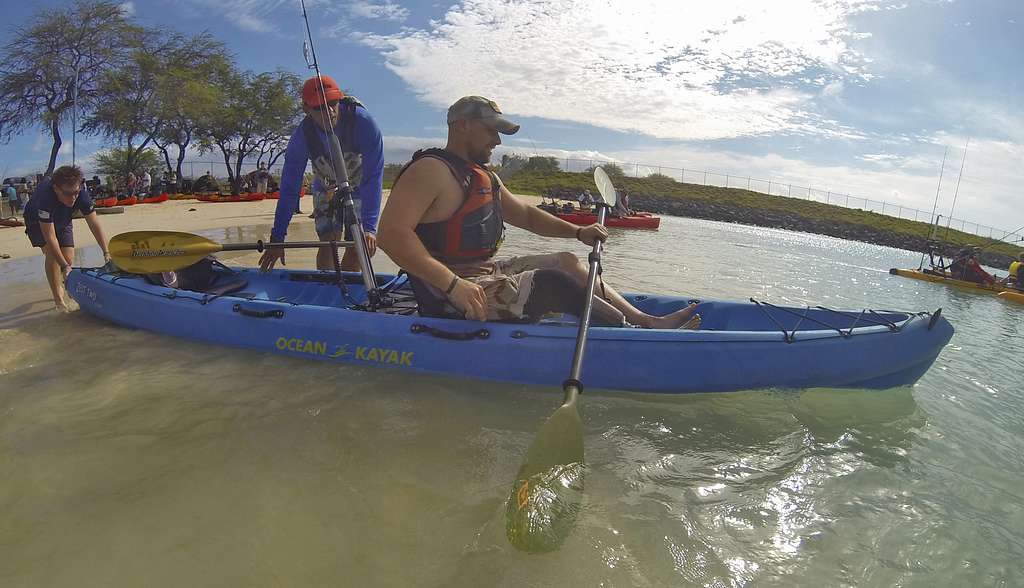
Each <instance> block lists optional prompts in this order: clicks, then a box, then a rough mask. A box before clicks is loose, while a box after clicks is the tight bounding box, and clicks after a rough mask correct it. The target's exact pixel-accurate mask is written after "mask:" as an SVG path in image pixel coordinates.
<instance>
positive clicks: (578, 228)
mask: <svg viewBox="0 0 1024 588" xmlns="http://www.w3.org/2000/svg"><path fill="white" fill-rule="evenodd" d="M582 230H583V227H576V240H577V241H579V240H580V231H582Z"/></svg>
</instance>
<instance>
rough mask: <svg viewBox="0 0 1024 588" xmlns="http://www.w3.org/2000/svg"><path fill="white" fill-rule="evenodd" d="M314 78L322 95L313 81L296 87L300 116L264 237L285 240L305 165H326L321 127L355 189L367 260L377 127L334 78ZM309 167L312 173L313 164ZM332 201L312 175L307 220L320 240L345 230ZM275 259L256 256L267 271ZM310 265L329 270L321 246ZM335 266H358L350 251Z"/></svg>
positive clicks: (380, 152)
mask: <svg viewBox="0 0 1024 588" xmlns="http://www.w3.org/2000/svg"><path fill="white" fill-rule="evenodd" d="M320 79H321V80H323V86H324V87H323V90H324V91H323V92H321V89H320V84H319V82H318V80H317V78H316V77H313V78H310V79H308V80H306V82H305V84H303V86H302V110H303V111H304V112H305V113H306V118H305V119H303V121H302V123H301V124H300V125H299V126H298V128H296V129H295V132H294V133H292V138H291V140H290V141H289V142H288V149H287V151H285V154H284V169H283V170H282V171H281V188H280V191H281V195H280V197H279V198H278V200H277V210H276V212H275V214H274V228H273V229H272V230H271V231H270V239H271V241H274V242H281V241H284V240H285V236H286V235H287V233H288V223H289V222H291V219H292V213H293V212H294V211H295V210H296V207H297V206H298V200H299V188H300V187H301V185H302V179H303V176H304V174H305V173H306V164H307V163H308V162H309V161H310V159H318V158H321V157H325V158H328V159H327V160H328V161H329V155H327V154H329V153H330V151H329V146H328V143H327V129H331V130H332V131H333V132H334V133H335V134H336V135H337V136H338V141H339V142H340V143H341V150H342V153H343V155H344V157H345V164H346V167H347V169H348V174H349V182H350V183H351V184H352V185H353V186H355V189H354V192H353V194H352V198H353V200H355V206H356V207H357V208H358V209H359V210H360V212H359V217H360V221H361V224H362V227H363V231H364V232H365V234H366V252H367V254H369V255H370V256H372V255H373V254H374V253H375V252H376V251H377V236H376V234H377V217H378V216H380V200H381V187H382V184H383V179H384V143H383V141H382V140H381V134H380V129H379V128H377V123H376V122H374V120H373V118H372V117H371V116H370V114H369V113H368V112H367V111H366V109H365V108H363V105H362V104H360V103H359V101H358V100H356V99H355V98H353V97H351V96H345V94H344V93H342V91H341V88H339V87H338V84H337V82H335V81H334V79H332V78H331V77H330V76H321V77H320ZM325 99H326V103H325ZM313 169H314V172H316V166H314V168H313ZM333 198H334V188H328V187H327V185H326V183H325V182H324V179H323V178H322V177H320V175H319V174H318V173H317V175H316V177H315V179H314V180H313V218H314V219H315V222H316V233H317V235H318V236H319V237H320V240H321V241H339V240H341V237H342V234H343V232H346V231H344V229H345V228H346V227H347V226H348V220H347V219H345V218H344V214H343V213H342V211H341V207H340V202H339V203H338V206H336V207H334V208H332V207H331V206H330V204H331V200H332V199H333ZM344 236H345V239H346V240H351V239H352V235H348V234H345V235H344ZM279 259H280V260H281V262H282V263H284V249H282V248H280V247H270V248H268V249H267V250H266V251H265V252H264V253H263V255H262V256H261V257H260V269H261V270H262V271H270V269H272V268H273V267H274V264H276V263H277V260H279ZM316 267H317V269H321V270H329V269H333V267H334V264H333V257H332V252H331V248H330V247H321V248H320V249H319V250H318V251H317V255H316ZM341 267H342V269H344V270H348V271H353V270H356V269H358V268H359V264H358V258H357V257H356V250H355V248H354V247H350V248H348V249H346V250H345V256H344V257H343V258H342V260H341Z"/></svg>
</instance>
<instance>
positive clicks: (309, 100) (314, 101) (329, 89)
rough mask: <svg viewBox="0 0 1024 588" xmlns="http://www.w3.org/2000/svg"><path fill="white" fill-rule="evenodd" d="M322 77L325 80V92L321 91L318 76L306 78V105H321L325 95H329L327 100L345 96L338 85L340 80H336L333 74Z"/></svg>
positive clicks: (303, 97)
mask: <svg viewBox="0 0 1024 588" xmlns="http://www.w3.org/2000/svg"><path fill="white" fill-rule="evenodd" d="M320 79H321V80H323V82H324V92H323V94H321V93H320V82H318V81H317V79H316V76H314V77H311V78H309V79H308V80H306V83H304V84H302V103H303V104H305V105H306V106H320V105H321V104H323V103H324V95H326V96H327V102H330V101H331V100H341V99H342V98H344V97H345V94H344V93H343V92H342V91H341V88H339V87H338V82H335V81H334V78H332V77H331V76H320Z"/></svg>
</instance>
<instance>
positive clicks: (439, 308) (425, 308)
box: [409, 274, 466, 319]
mask: <svg viewBox="0 0 1024 588" xmlns="http://www.w3.org/2000/svg"><path fill="white" fill-rule="evenodd" d="M409 283H410V284H412V292H413V296H415V297H416V307H417V312H419V315H420V316H422V317H432V318H450V319H464V318H466V317H465V315H463V314H462V313H461V312H459V309H457V308H455V307H454V306H452V304H451V303H450V302H448V297H447V296H445V295H444V292H442V291H441V290H439V289H437V288H435V287H433V286H431V285H430V284H428V283H426V282H424V281H423V280H421V279H419V278H417V277H416V276H414V275H412V274H409Z"/></svg>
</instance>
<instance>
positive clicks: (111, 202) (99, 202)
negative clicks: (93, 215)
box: [92, 196, 117, 208]
mask: <svg viewBox="0 0 1024 588" xmlns="http://www.w3.org/2000/svg"><path fill="white" fill-rule="evenodd" d="M92 205H93V206H95V207H96V208H109V207H111V206H117V197H116V196H111V197H109V198H98V199H96V200H93V201H92Z"/></svg>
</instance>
